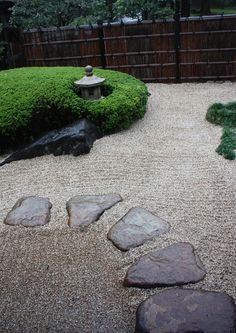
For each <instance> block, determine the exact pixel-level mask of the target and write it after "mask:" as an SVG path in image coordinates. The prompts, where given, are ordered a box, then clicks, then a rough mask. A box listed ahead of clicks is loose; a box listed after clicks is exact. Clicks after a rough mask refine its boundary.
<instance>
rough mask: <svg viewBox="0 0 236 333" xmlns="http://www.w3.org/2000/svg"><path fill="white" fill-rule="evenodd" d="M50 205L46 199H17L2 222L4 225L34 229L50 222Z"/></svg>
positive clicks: (34, 197) (33, 197)
mask: <svg viewBox="0 0 236 333" xmlns="http://www.w3.org/2000/svg"><path fill="white" fill-rule="evenodd" d="M51 208H52V204H51V203H50V201H49V199H47V198H40V197H36V196H30V197H24V198H21V199H19V200H18V201H17V202H16V204H15V205H14V206H13V208H12V210H11V211H10V212H9V213H8V215H7V217H6V218H5V220H4V223H5V224H9V225H23V226H24V227H36V226H43V225H45V224H47V223H48V222H49V220H50V209H51Z"/></svg>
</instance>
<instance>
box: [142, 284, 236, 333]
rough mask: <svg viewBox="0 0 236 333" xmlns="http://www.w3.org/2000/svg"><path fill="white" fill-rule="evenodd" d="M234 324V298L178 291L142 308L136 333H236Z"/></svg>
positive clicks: (158, 296) (149, 301) (150, 300)
mask: <svg viewBox="0 0 236 333" xmlns="http://www.w3.org/2000/svg"><path fill="white" fill-rule="evenodd" d="M235 323H236V308H235V303H234V300H233V298H232V297H230V296H228V295H227V294H225V293H217V292H208V291H198V290H191V289H180V288H177V289H169V290H166V291H163V292H161V293H159V294H155V295H154V296H151V297H149V298H148V299H147V300H146V301H144V302H143V303H141V304H140V305H139V307H138V310H137V313H136V328H135V333H235V332H236V324H235Z"/></svg>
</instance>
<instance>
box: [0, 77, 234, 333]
mask: <svg viewBox="0 0 236 333" xmlns="http://www.w3.org/2000/svg"><path fill="white" fill-rule="evenodd" d="M148 89H149V91H150V92H151V97H150V98H149V106H148V111H147V113H146V115H145V117H144V118H143V119H142V120H140V121H138V122H136V123H135V124H134V125H133V126H132V127H131V128H130V129H129V130H127V131H123V132H120V133H117V134H114V135H111V136H107V137H104V138H102V139H100V140H98V141H97V142H96V143H95V144H94V147H93V149H92V150H91V152H90V154H89V155H85V156H79V157H73V156H60V157H53V156H45V157H40V158H35V159H32V160H25V161H18V162H13V163H11V164H8V165H5V166H3V167H2V168H0V183H1V193H0V221H1V223H0V243H1V244H0V249H1V250H0V258H1V265H0V332H21V333H22V332H24V333H28V332H30V333H31V332H63V333H64V332H68V333H69V332H70V333H71V332H74V333H113V332H116V333H131V332H133V331H134V325H135V311H136V308H137V306H138V304H139V303H140V302H141V301H143V300H144V299H146V297H148V296H149V295H152V294H154V293H155V292H158V291H159V290H161V288H155V289H153V290H150V289H148V290H140V289H135V288H130V289H128V288H125V287H123V285H122V282H123V278H124V276H125V273H126V270H127V268H128V267H129V266H130V264H132V263H133V262H134V260H135V259H136V258H138V257H139V256H140V255H142V254H146V253H147V252H148V251H150V250H154V249H160V248H163V247H165V246H167V245H170V244H173V243H175V242H179V241H184V242H190V243H191V244H193V245H194V246H195V248H196V252H197V253H198V254H199V256H200V258H201V260H202V262H203V264H204V266H205V268H206V270H207V276H206V278H205V280H204V281H202V282H200V283H198V284H196V285H193V286H190V287H191V288H196V289H200V288H203V289H207V290H216V291H225V292H227V293H229V294H230V295H231V296H233V297H234V298H236V264H235V262H236V257H235V253H236V193H235V191H236V161H228V160H225V159H223V158H222V157H221V156H219V155H217V153H216V152H215V149H216V147H217V145H218V144H219V142H220V136H221V133H222V129H221V127H217V126H214V125H212V124H210V123H208V122H206V120H205V114H206V110H207V108H208V106H209V105H211V104H212V103H214V102H219V101H222V102H230V101H233V100H235V99H236V83H230V82H225V83H222V84H219V83H205V84H181V85H162V84H149V85H148ZM107 193H119V194H121V195H122V197H123V199H124V201H123V202H120V203H118V204H117V205H116V206H114V207H113V208H111V209H110V210H108V211H106V212H105V213H104V215H103V216H102V217H101V219H100V220H99V221H98V222H96V223H94V224H93V225H91V226H90V227H89V229H88V231H87V232H84V233H81V232H80V231H78V230H73V229H71V228H69V227H68V225H67V212H66V201H67V200H69V199H70V198H71V197H72V196H75V195H81V194H107ZM28 195H39V196H45V197H49V198H50V201H51V202H52V203H53V208H52V217H51V221H50V223H49V225H47V226H44V227H38V228H33V229H32V228H24V227H11V226H7V225H4V224H3V223H2V222H3V220H4V218H5V216H6V214H7V213H8V212H9V210H10V209H11V208H12V206H13V205H14V204H15V202H16V201H17V200H18V199H19V198H20V197H22V196H28ZM135 206H141V207H143V208H145V209H148V210H149V211H151V212H153V213H154V214H156V215H157V216H159V217H161V218H163V219H164V220H166V221H168V222H169V223H170V224H171V230H170V232H169V233H167V234H165V235H162V236H161V237H160V238H157V239H156V240H154V241H150V242H148V243H147V244H145V245H143V246H141V247H138V248H136V249H133V250H131V251H129V252H127V253H122V252H121V251H119V250H118V249H117V248H115V247H114V246H113V245H112V243H111V242H109V241H108V240H107V238H106V235H107V232H108V230H109V228H110V227H111V226H112V225H114V223H115V222H116V221H117V220H119V219H120V218H121V217H122V216H123V215H124V214H125V213H126V212H127V211H128V210H129V209H130V208H131V207H135ZM162 289H163V288H162Z"/></svg>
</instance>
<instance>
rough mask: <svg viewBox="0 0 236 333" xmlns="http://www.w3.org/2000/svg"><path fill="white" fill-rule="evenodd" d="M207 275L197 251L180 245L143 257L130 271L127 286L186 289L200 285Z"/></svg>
mask: <svg viewBox="0 0 236 333" xmlns="http://www.w3.org/2000/svg"><path fill="white" fill-rule="evenodd" d="M205 275H206V271H205V269H204V266H203V264H202V263H201V261H200V259H199V257H198V255H197V254H196V253H195V250H194V247H193V246H192V245H191V244H189V243H177V244H173V245H170V246H168V247H166V248H164V249H162V250H158V251H153V252H150V253H148V254H147V255H145V256H142V257H141V258H140V259H139V260H138V261H137V262H136V263H135V264H134V265H132V266H131V267H130V268H129V270H128V272H127V274H126V277H125V280H124V285H125V286H128V287H139V288H150V287H159V286H174V285H183V284H186V283H196V282H198V281H201V280H202V279H204V277H205Z"/></svg>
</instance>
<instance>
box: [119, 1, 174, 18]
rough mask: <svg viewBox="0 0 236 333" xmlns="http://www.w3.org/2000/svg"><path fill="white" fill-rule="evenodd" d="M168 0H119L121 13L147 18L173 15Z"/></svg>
mask: <svg viewBox="0 0 236 333" xmlns="http://www.w3.org/2000/svg"><path fill="white" fill-rule="evenodd" d="M172 2H173V1H168V0H149V1H147V0H117V2H116V5H117V8H118V12H119V13H120V15H121V16H122V15H127V16H130V17H136V18H140V17H141V18H142V19H144V20H146V19H156V18H166V17H169V16H171V15H173V11H172V9H171V8H170V5H171V3H172Z"/></svg>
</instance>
